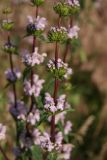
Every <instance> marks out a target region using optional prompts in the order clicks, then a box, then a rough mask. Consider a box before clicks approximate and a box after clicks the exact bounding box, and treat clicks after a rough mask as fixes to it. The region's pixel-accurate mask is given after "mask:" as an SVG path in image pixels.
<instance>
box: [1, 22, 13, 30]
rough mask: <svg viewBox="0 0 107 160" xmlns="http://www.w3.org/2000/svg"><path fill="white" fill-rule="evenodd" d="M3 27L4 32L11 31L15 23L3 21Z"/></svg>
mask: <svg viewBox="0 0 107 160" xmlns="http://www.w3.org/2000/svg"><path fill="white" fill-rule="evenodd" d="M1 25H2V28H3V29H4V30H6V31H11V30H12V29H13V27H14V22H13V21H11V20H3V22H2V24H1Z"/></svg>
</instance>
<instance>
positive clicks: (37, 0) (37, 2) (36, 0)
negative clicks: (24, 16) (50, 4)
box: [31, 0, 44, 6]
mask: <svg viewBox="0 0 107 160" xmlns="http://www.w3.org/2000/svg"><path fill="white" fill-rule="evenodd" d="M31 2H32V3H33V5H34V6H35V5H36V6H40V5H42V4H43V3H44V0H31Z"/></svg>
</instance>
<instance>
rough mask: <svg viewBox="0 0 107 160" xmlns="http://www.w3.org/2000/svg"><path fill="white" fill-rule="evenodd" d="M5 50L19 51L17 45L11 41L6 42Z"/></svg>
mask: <svg viewBox="0 0 107 160" xmlns="http://www.w3.org/2000/svg"><path fill="white" fill-rule="evenodd" d="M3 50H4V51H5V52H7V53H17V47H16V46H15V45H13V44H11V43H5V45H4V47H3Z"/></svg>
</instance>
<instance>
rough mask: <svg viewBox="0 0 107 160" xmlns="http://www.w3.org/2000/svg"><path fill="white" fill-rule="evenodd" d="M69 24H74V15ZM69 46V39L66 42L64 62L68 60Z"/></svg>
mask: <svg viewBox="0 0 107 160" xmlns="http://www.w3.org/2000/svg"><path fill="white" fill-rule="evenodd" d="M69 25H70V28H71V27H72V26H73V17H70V22H69ZM69 46H70V44H69V40H68V41H67V43H66V47H65V52H64V57H63V62H66V59H67V55H68V52H69Z"/></svg>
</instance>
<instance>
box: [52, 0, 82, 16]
mask: <svg viewBox="0 0 107 160" xmlns="http://www.w3.org/2000/svg"><path fill="white" fill-rule="evenodd" d="M53 8H54V10H55V12H56V13H57V14H58V15H59V16H60V17H65V16H71V15H73V14H76V13H78V12H79V10H80V4H79V1H78V0H65V1H60V0H58V1H57V2H56V4H55V5H54V7H53Z"/></svg>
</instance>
